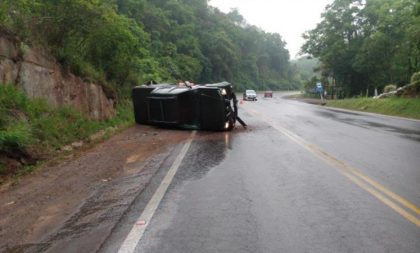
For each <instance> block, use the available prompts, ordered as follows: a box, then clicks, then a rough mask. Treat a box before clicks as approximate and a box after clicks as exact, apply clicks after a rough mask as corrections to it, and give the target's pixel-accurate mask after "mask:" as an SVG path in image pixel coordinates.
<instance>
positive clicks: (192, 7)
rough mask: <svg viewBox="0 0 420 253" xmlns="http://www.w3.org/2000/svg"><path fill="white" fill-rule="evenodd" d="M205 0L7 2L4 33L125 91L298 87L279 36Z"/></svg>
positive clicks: (2, 8) (0, 9) (0, 25)
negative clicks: (176, 86)
mask: <svg viewBox="0 0 420 253" xmlns="http://www.w3.org/2000/svg"><path fill="white" fill-rule="evenodd" d="M207 2H208V1H207V0H169V1H161V0H159V1H156V0H153V1H152V0H110V1H91V0H75V1H69V0H56V1H45V0H31V1H28V0H2V1H0V31H1V30H4V31H6V32H8V33H10V34H14V35H17V36H18V37H19V38H20V39H21V40H23V41H24V42H26V43H28V44H41V45H43V46H45V47H47V48H49V49H50V50H51V52H52V53H53V54H54V55H55V57H56V58H57V59H58V60H59V61H60V62H61V63H62V64H63V65H64V66H66V67H67V68H69V69H70V70H71V71H72V72H74V73H75V74H78V75H80V76H83V77H85V78H88V79H91V80H93V81H95V82H99V83H103V84H106V85H107V86H110V88H114V89H116V90H117V91H118V92H119V91H125V94H128V91H129V90H130V88H131V87H132V86H133V85H138V84H142V83H145V82H146V81H150V80H152V79H153V80H154V81H156V82H177V81H178V80H190V81H194V82H198V83H209V82H220V81H224V80H226V81H229V82H232V83H234V84H235V87H236V88H237V90H244V89H245V88H251V89H256V90H263V89H273V90H278V89H292V88H295V89H296V88H299V85H300V80H298V74H297V70H296V69H294V68H292V67H291V65H290V63H289V52H288V50H287V49H286V48H285V46H286V43H285V41H284V40H283V39H282V37H281V36H280V35H279V34H272V33H267V32H264V31H262V30H261V29H260V28H258V27H255V26H253V25H250V24H248V23H247V22H246V20H245V19H244V18H243V17H242V16H241V15H240V14H239V12H238V11H237V10H232V11H231V12H230V13H228V14H225V13H223V12H221V11H219V10H218V9H216V8H213V7H211V6H209V5H208V3H207Z"/></svg>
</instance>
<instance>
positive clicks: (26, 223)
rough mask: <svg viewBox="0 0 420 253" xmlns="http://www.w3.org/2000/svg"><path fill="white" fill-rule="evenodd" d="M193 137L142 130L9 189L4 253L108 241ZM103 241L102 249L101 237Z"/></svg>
mask: <svg viewBox="0 0 420 253" xmlns="http://www.w3.org/2000/svg"><path fill="white" fill-rule="evenodd" d="M189 134H190V132H189V131H180V130H166V129H158V128H153V127H149V126H138V125H136V126H133V127H130V128H129V129H127V130H125V131H123V132H121V133H119V134H117V135H115V136H113V137H112V138H110V139H109V140H107V141H104V142H102V143H100V144H98V145H96V146H95V147H92V148H90V149H88V150H84V151H79V152H76V153H75V154H74V155H73V156H71V157H68V158H67V159H66V160H64V161H62V162H59V163H58V164H55V165H51V166H46V167H43V168H41V169H39V170H37V171H36V172H35V173H32V174H30V175H27V176H25V177H24V178H22V179H21V180H20V181H19V183H18V184H17V185H11V186H7V187H3V188H2V189H0V251H1V252H26V251H37V250H34V249H50V248H52V249H54V245H53V244H54V243H55V242H59V243H56V244H57V245H60V246H59V247H63V245H64V244H63V242H62V241H63V239H66V240H68V239H69V238H73V239H74V238H81V237H83V236H82V235H83V233H90V232H92V231H95V232H97V233H98V234H101V231H102V234H103V235H104V236H105V234H106V232H107V231H109V230H110V229H112V226H113V222H116V221H117V220H118V216H119V215H122V214H123V213H124V211H125V209H127V208H128V207H129V205H130V200H131V199H133V198H135V196H136V194H138V192H140V191H141V190H142V189H143V188H144V187H146V186H147V183H148V180H150V178H151V177H152V176H153V173H154V172H155V171H156V167H158V166H159V162H161V161H162V160H164V159H165V156H166V155H168V153H169V152H170V151H171V150H172V149H173V148H174V147H176V145H177V144H178V143H181V142H182V141H183V140H185V139H187V138H188V136H189ZM120 186H124V187H120ZM97 240H98V244H99V243H100V240H101V238H100V236H99V237H98V238H97ZM89 245H92V244H89ZM55 249H57V250H58V249H59V248H57V247H55ZM84 250H88V251H90V250H94V249H91V248H85V249H84ZM50 251H54V250H50ZM88 251H85V252H88Z"/></svg>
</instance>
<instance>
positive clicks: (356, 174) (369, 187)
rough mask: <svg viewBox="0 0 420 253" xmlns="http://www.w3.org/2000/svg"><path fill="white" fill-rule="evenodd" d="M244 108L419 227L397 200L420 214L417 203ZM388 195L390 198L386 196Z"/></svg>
mask: <svg viewBox="0 0 420 253" xmlns="http://www.w3.org/2000/svg"><path fill="white" fill-rule="evenodd" d="M243 109H244V110H246V111H248V112H249V113H251V114H253V115H255V116H257V117H259V118H260V119H261V120H263V121H264V122H266V123H268V124H269V125H270V126H272V127H273V128H274V129H276V130H277V131H279V132H281V133H283V134H284V135H285V136H287V137H289V138H290V139H291V140H293V141H294V142H296V143H297V144H299V145H301V146H302V147H304V148H305V149H306V150H308V151H310V152H311V153H313V154H315V155H317V156H318V157H321V158H322V159H323V160H325V161H327V162H328V163H329V164H331V165H333V167H334V168H336V169H337V170H338V171H339V172H340V173H341V174H343V175H344V176H346V177H347V178H349V179H350V180H351V181H353V182H354V183H356V184H357V185H358V186H360V187H361V188H363V189H364V190H366V191H367V192H369V193H370V194H372V195H373V196H375V197H376V198H377V199H379V200H380V201H382V202H383V203H384V204H385V205H387V206H388V207H390V208H391V209H393V210H394V211H396V212H397V213H399V214H400V215H401V216H403V217H404V218H406V219H407V220H409V221H410V222H412V223H414V224H415V225H417V226H418V227H420V219H418V218H417V217H416V216H415V215H412V214H411V213H409V212H407V211H406V210H404V209H403V208H401V207H400V206H398V205H397V204H396V203H394V202H393V201H392V200H390V199H393V200H394V201H395V202H398V203H399V204H400V205H402V206H404V207H406V208H407V209H409V210H411V211H412V212H414V213H415V214H417V215H419V214H420V208H419V207H417V206H416V205H415V204H413V203H411V202H410V201H408V200H407V199H405V198H403V197H401V196H399V195H398V194H396V193H394V192H392V191H390V190H388V189H387V188H386V187H385V186H383V185H381V184H380V183H378V182H376V181H375V180H373V179H371V178H369V177H368V176H366V175H364V174H363V173H362V172H361V171H360V170H358V169H356V168H354V167H352V166H351V165H349V164H347V163H345V162H343V161H341V160H339V159H337V158H335V157H334V156H332V155H330V154H329V153H327V152H326V151H324V150H322V149H321V148H320V147H318V146H316V145H314V144H311V143H309V142H307V141H305V140H304V139H303V138H301V137H299V136H298V135H296V134H294V133H293V132H291V131H289V130H288V129H286V128H284V127H281V126H279V125H277V124H275V123H274V122H273V121H272V120H269V119H267V118H266V117H265V116H264V115H262V114H261V113H259V112H257V111H255V110H252V109H249V108H243ZM384 195H386V196H388V198H387V197H386V196H384Z"/></svg>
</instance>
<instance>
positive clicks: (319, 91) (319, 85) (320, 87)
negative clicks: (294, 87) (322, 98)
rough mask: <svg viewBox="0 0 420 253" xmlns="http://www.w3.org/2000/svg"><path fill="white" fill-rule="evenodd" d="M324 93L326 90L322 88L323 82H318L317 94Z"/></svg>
mask: <svg viewBox="0 0 420 253" xmlns="http://www.w3.org/2000/svg"><path fill="white" fill-rule="evenodd" d="M323 91H324V89H323V88H322V83H321V82H317V83H316V92H318V93H322V92H323Z"/></svg>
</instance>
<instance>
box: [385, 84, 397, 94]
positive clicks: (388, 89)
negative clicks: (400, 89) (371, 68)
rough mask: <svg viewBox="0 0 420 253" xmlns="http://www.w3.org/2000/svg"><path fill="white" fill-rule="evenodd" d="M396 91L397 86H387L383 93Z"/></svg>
mask: <svg viewBox="0 0 420 253" xmlns="http://www.w3.org/2000/svg"><path fill="white" fill-rule="evenodd" d="M395 90H397V86H396V85H395V84H388V85H387V86H385V87H384V93H389V92H391V91H395Z"/></svg>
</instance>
